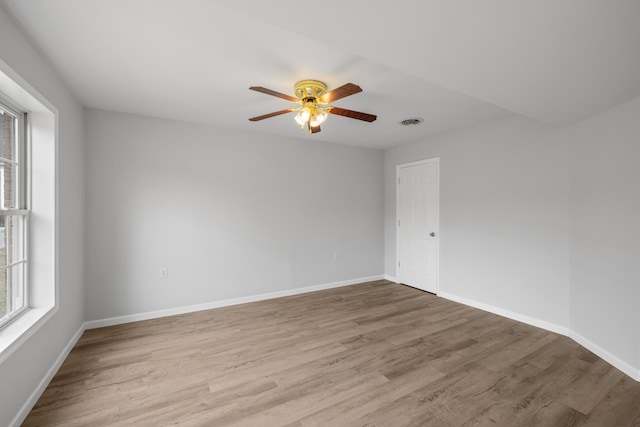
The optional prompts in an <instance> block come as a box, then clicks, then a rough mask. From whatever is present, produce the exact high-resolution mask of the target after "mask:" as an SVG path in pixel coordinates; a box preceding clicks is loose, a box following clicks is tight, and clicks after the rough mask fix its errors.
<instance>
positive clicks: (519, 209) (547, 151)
mask: <svg viewBox="0 0 640 427" xmlns="http://www.w3.org/2000/svg"><path fill="white" fill-rule="evenodd" d="M638 117H640V98H636V99H635V100H633V101H631V102H629V103H626V104H623V105H620V106H617V107H615V108H613V109H611V110H609V111H607V112H605V113H603V114H600V115H598V116H596V117H593V118H591V119H589V120H585V121H584V122H581V123H579V124H577V125H574V126H571V127H566V128H553V127H548V126H545V125H542V124H539V123H537V122H535V121H532V120H528V119H525V118H521V117H516V116H513V117H510V118H506V119H503V120H499V121H495V122H491V123H487V124H484V125H480V126H476V127H474V128H471V129H467V130H463V131H458V132H452V133H449V134H446V135H443V136H439V137H436V138H433V139H431V140H429V141H423V142H419V143H416V144H412V145H408V146H403V147H399V148H395V149H391V150H388V151H387V152H386V153H385V174H386V175H385V274H387V275H388V276H392V277H393V276H395V272H396V270H395V261H396V243H395V239H396V235H395V234H396V233H395V231H396V230H395V189H396V187H395V166H396V165H397V164H401V163H405V162H411V161H416V160H421V159H425V158H432V157H440V169H441V229H440V238H441V240H440V250H441V282H440V291H441V293H442V294H444V295H446V296H452V297H455V299H458V300H464V301H466V302H469V303H472V305H476V306H479V307H483V306H484V307H489V308H492V309H495V311H496V312H502V313H506V314H511V315H514V316H513V317H515V318H522V317H523V316H524V318H527V319H528V320H532V321H533V322H532V323H535V324H540V325H543V326H546V327H550V328H551V329H554V330H557V331H559V332H563V333H566V334H568V335H570V336H571V337H573V338H574V339H576V340H577V341H578V342H580V343H582V344H583V345H585V346H586V347H587V348H589V349H590V350H592V351H594V352H596V353H597V354H598V355H600V356H601V357H603V358H605V359H606V360H608V361H609V362H611V363H613V364H615V366H616V367H618V368H620V369H622V370H623V371H624V372H626V373H627V374H629V375H631V376H632V377H634V378H636V379H637V380H640V326H639V325H640V310H639V304H640V262H639V260H640V244H639V242H640V166H639V165H640V143H639V141H640V139H639V135H640V120H638Z"/></svg>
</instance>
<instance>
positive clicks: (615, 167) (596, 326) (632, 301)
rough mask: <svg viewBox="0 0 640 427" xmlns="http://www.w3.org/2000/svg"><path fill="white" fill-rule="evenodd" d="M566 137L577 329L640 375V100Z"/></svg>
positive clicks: (574, 129)
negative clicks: (568, 148) (569, 152)
mask: <svg viewBox="0 0 640 427" xmlns="http://www.w3.org/2000/svg"><path fill="white" fill-rule="evenodd" d="M567 137H568V139H569V140H570V141H571V159H572V164H571V171H572V173H571V178H572V179H571V219H572V221H571V327H572V329H573V330H574V331H576V332H577V333H579V334H580V335H581V336H582V337H584V338H586V339H588V340H589V341H591V342H593V343H596V344H597V345H599V346H600V347H602V348H604V349H606V350H607V351H609V352H610V353H612V354H613V355H615V356H617V357H618V358H620V359H621V360H623V361H625V362H626V363H628V364H630V365H632V366H635V368H636V369H637V370H640V98H636V99H634V100H633V101H631V102H629V103H626V104H623V105H620V106H617V107H615V108H613V109H611V110H609V111H607V112H606V113H604V114H601V115H599V116H597V117H594V118H592V119H589V120H586V121H584V122H582V123H579V124H578V125H575V126H573V127H571V128H568V129H567ZM639 379H640V378H639Z"/></svg>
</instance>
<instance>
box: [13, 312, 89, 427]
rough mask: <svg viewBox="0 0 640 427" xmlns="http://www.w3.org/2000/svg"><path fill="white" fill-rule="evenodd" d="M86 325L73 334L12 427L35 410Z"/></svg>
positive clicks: (17, 426)
mask: <svg viewBox="0 0 640 427" xmlns="http://www.w3.org/2000/svg"><path fill="white" fill-rule="evenodd" d="M85 325H86V324H84V323H83V324H82V325H80V328H79V329H78V330H77V331H76V333H75V334H73V337H71V339H70V340H69V342H68V343H67V345H65V346H64V348H63V349H62V352H61V353H60V355H59V356H58V358H57V359H56V361H55V362H54V363H53V365H52V366H51V367H50V368H49V370H48V371H47V373H46V374H45V376H44V378H42V381H40V383H39V384H38V387H36V389H35V390H33V393H31V396H29V399H27V401H26V402H25V403H24V405H22V408H20V411H19V412H18V413H17V414H16V416H15V417H14V418H13V420H12V421H11V423H10V424H9V426H10V427H19V426H20V424H22V423H23V422H24V420H25V419H26V418H27V415H29V412H31V409H33V407H34V406H35V404H36V403H37V402H38V399H40V396H42V393H44V391H45V390H46V388H47V386H48V385H49V383H50V382H51V380H52V379H53V377H54V376H55V375H56V373H57V372H58V369H60V366H62V363H64V361H65V359H66V358H67V356H68V355H69V353H71V350H72V349H73V347H74V346H75V345H76V343H77V342H78V340H79V339H80V337H81V336H82V334H83V332H84V331H85V329H86V328H85Z"/></svg>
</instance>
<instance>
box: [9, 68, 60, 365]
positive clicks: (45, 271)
mask: <svg viewBox="0 0 640 427" xmlns="http://www.w3.org/2000/svg"><path fill="white" fill-rule="evenodd" d="M0 97H1V98H2V99H3V100H8V101H9V103H10V104H11V105H10V106H13V107H14V110H18V111H26V112H28V118H29V120H28V123H27V129H26V130H25V135H26V138H27V141H28V146H27V147H26V148H27V153H26V158H27V159H28V163H29V180H28V182H27V184H28V185H27V188H25V190H26V192H27V194H26V195H25V202H26V203H27V205H28V207H29V211H30V214H29V220H28V221H29V240H30V242H29V243H30V244H29V246H28V255H29V263H30V264H29V268H28V273H27V274H28V275H29V278H28V279H29V289H28V291H29V294H28V308H27V309H26V310H25V311H24V312H23V313H22V314H21V315H20V316H17V317H16V318H14V319H13V320H12V321H11V322H9V323H7V324H5V325H4V327H2V328H0V364H3V363H4V362H5V361H6V360H7V359H8V358H10V357H11V355H12V354H14V352H15V351H17V350H18V349H19V348H20V347H21V346H22V345H23V344H25V343H26V342H27V341H28V340H29V339H30V338H31V337H33V336H34V335H35V334H37V333H38V331H40V330H41V328H42V327H43V326H44V325H46V324H47V323H48V322H49V321H50V320H51V319H52V318H53V317H54V316H56V313H58V311H59V307H60V304H59V283H60V277H59V275H60V271H59V267H58V262H59V260H58V253H59V240H58V233H59V224H58V210H59V206H58V175H57V172H56V171H57V168H58V130H59V127H58V120H59V111H58V109H57V107H56V106H55V105H54V104H52V103H51V102H50V101H49V100H47V98H45V97H44V96H42V95H41V94H40V93H39V92H38V90H37V89H35V88H34V87H33V86H31V85H30V84H29V83H28V82H27V81H26V80H25V79H24V78H22V77H21V76H20V75H19V74H18V73H17V72H16V71H15V70H13V69H12V68H11V67H10V66H8V65H7V64H6V63H5V62H3V61H2V59H0Z"/></svg>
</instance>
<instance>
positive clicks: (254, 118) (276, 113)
mask: <svg viewBox="0 0 640 427" xmlns="http://www.w3.org/2000/svg"><path fill="white" fill-rule="evenodd" d="M293 111H296V108H287V109H286V110H280V111H275V112H273V113H269V114H265V115H263V116H257V117H251V118H250V119H249V121H251V122H257V121H259V120H264V119H268V118H269V117H275V116H279V115H281V114H287V113H291V112H293Z"/></svg>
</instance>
